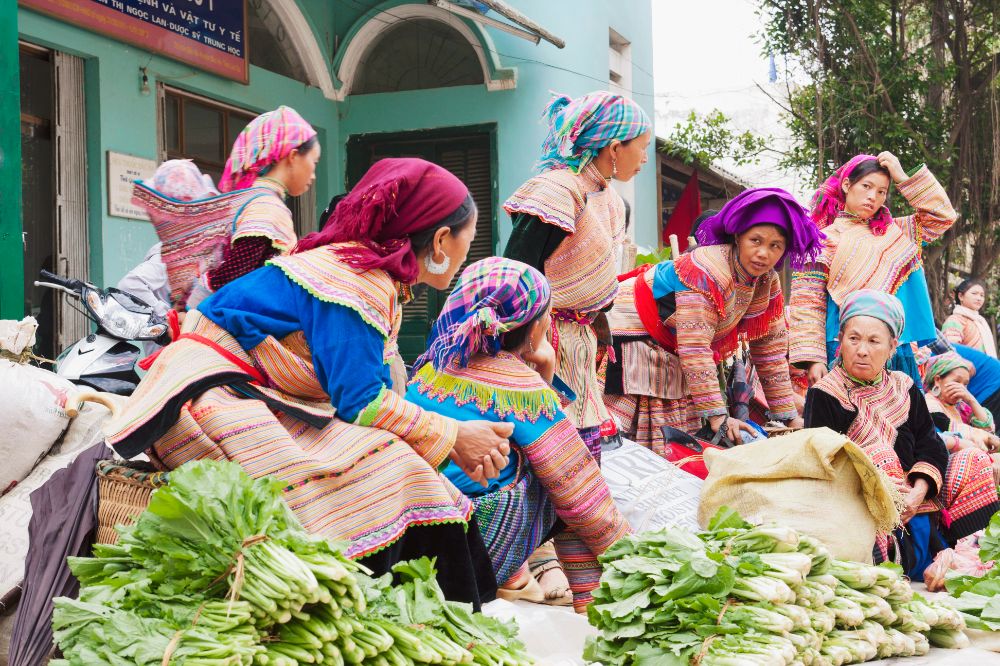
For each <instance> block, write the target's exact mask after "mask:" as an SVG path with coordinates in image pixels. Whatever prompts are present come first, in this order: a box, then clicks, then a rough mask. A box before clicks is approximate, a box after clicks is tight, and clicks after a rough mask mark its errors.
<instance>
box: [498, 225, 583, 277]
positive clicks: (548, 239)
mask: <svg viewBox="0 0 1000 666" xmlns="http://www.w3.org/2000/svg"><path fill="white" fill-rule="evenodd" d="M511 219H512V220H513V222H514V229H513V231H511V234H510V240H508V241H507V247H506V249H504V251H503V256H504V257H506V258H507V259H516V260H517V261H522V262H524V263H526V264H528V265H529V266H531V267H533V268H536V269H538V270H539V271H541V272H542V273H545V261H546V260H547V259H548V258H549V257H551V256H552V253H553V252H555V251H556V248H557V247H559V244H560V243H562V242H563V240H565V239H566V237H567V236H569V232H568V231H566V230H565V229H563V228H562V227H559V226H555V225H552V224H546V223H545V222H543V221H542V220H541V218H539V217H537V216H535V215H528V214H527V213H514V214H513V215H511Z"/></svg>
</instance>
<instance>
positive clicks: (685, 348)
mask: <svg viewBox="0 0 1000 666" xmlns="http://www.w3.org/2000/svg"><path fill="white" fill-rule="evenodd" d="M676 302H677V311H676V312H675V313H674V324H675V326H676V328H677V356H678V357H680V360H681V369H682V370H683V371H684V378H685V379H686V380H687V383H688V389H689V390H690V391H691V401H692V402H693V404H694V408H695V410H696V411H697V412H698V414H699V415H700V416H706V417H707V416H718V415H719V414H725V413H726V411H727V410H726V401H725V399H724V398H723V397H722V390H721V389H720V387H719V375H718V370H717V369H716V365H715V359H714V357H713V354H712V347H711V344H712V339H713V338H714V337H715V331H716V328H717V327H718V325H719V314H718V311H717V310H716V309H715V305H714V304H713V303H712V302H711V301H710V300H709V299H708V298H707V297H706V296H704V295H703V294H700V293H698V292H697V291H681V292H677V300H676Z"/></svg>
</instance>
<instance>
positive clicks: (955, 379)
mask: <svg viewBox="0 0 1000 666" xmlns="http://www.w3.org/2000/svg"><path fill="white" fill-rule="evenodd" d="M970 379H972V375H970V374H969V371H968V370H967V369H966V368H955V369H954V370H952V371H951V372H948V373H945V374H944V375H941V376H940V377H937V378H935V379H934V387H935V388H936V389H938V390H937V391H936V392H935V394H936V395H937V397H938V399H940V400H941V401H942V402H945V403H947V404H950V405H953V404H955V403H954V402H951V401H949V400H948V399H947V397H946V396H947V394H945V393H943V392H942V391H941V390H942V389H943V388H944V386H945V384H952V383H957V384H961V385H962V386H965V387H968V386H969V380H970Z"/></svg>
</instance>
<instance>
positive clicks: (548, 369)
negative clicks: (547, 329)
mask: <svg viewBox="0 0 1000 666" xmlns="http://www.w3.org/2000/svg"><path fill="white" fill-rule="evenodd" d="M521 359H522V360H523V361H524V362H525V363H530V364H531V365H533V366H534V367H535V371H536V372H538V374H540V375H541V376H542V379H544V380H545V381H546V382H548V383H549V384H551V383H552V377H553V376H554V375H555V373H556V350H555V349H554V348H553V347H552V343H551V342H549V340H548V338H542V341H541V342H539V343H538V344H537V345H536V346H535V348H534V349H532V350H529V351H526V352H524V353H522V354H521Z"/></svg>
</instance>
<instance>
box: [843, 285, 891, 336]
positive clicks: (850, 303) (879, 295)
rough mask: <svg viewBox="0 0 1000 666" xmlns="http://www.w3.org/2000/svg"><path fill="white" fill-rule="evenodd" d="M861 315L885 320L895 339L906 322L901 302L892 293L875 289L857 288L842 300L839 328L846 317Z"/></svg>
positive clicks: (845, 320)
mask: <svg viewBox="0 0 1000 666" xmlns="http://www.w3.org/2000/svg"><path fill="white" fill-rule="evenodd" d="M861 316H864V317H874V318H875V319H878V320H879V321H882V322H885V325H886V326H888V327H889V330H890V331H891V332H892V337H893V338H894V339H896V340H898V339H899V336H900V335H901V334H902V333H903V326H904V325H905V324H906V315H905V313H904V312H903V303H902V302H901V301H900V300H899V299H898V298H896V297H895V296H893V295H892V294H888V293H886V292H884V291H878V290H877V289H859V290H858V291H856V292H854V293H852V294H851V295H850V296H848V297H847V298H846V299H845V300H844V304H843V305H842V306H841V307H840V326H841V328H843V326H844V324H845V323H846V322H847V320H848V319H851V318H852V317H861Z"/></svg>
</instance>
